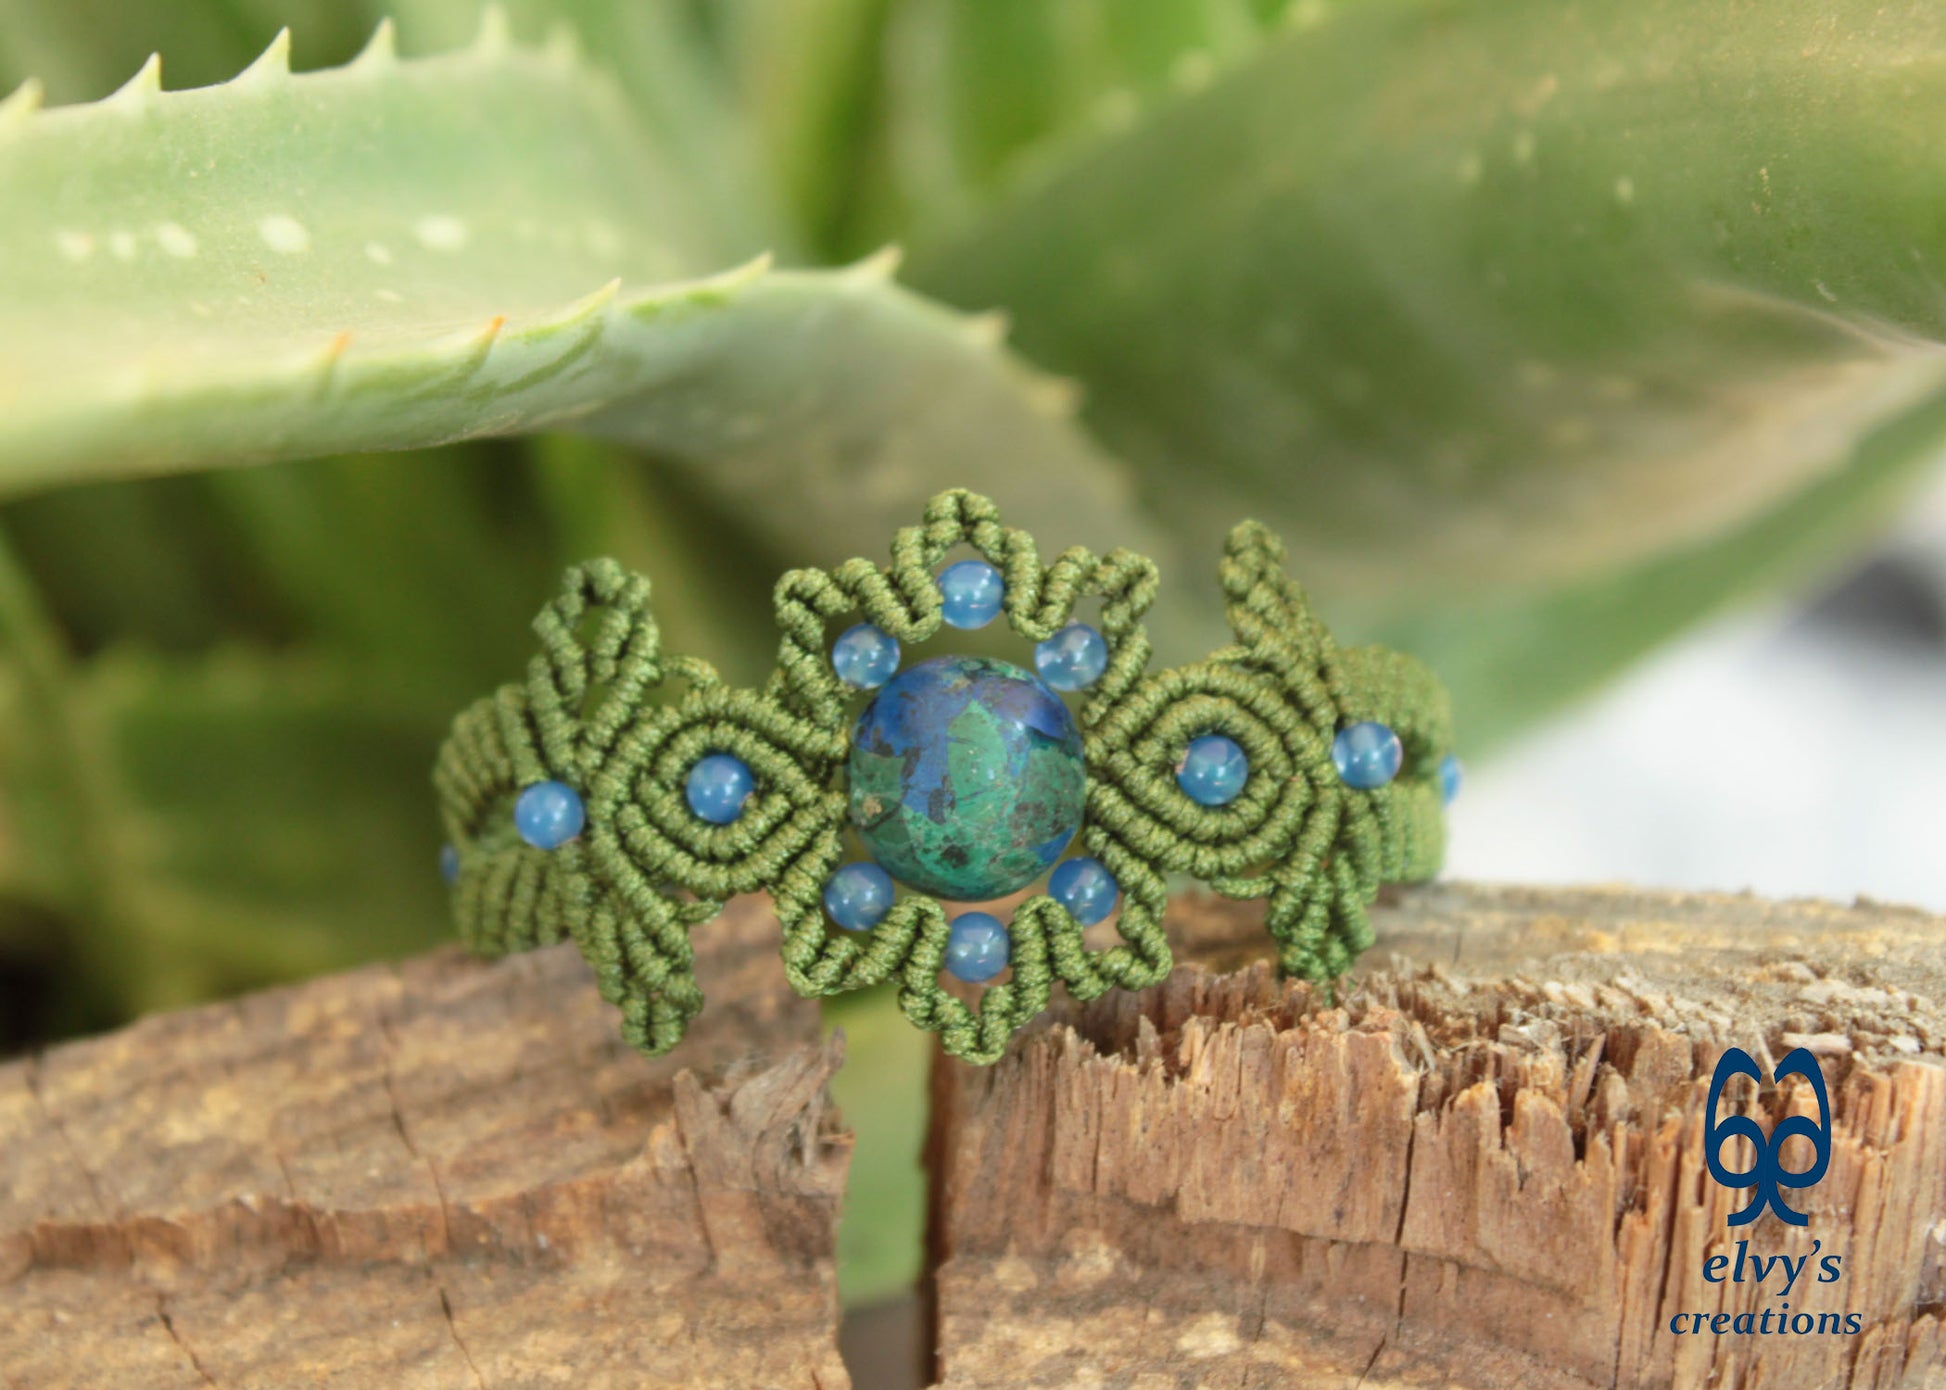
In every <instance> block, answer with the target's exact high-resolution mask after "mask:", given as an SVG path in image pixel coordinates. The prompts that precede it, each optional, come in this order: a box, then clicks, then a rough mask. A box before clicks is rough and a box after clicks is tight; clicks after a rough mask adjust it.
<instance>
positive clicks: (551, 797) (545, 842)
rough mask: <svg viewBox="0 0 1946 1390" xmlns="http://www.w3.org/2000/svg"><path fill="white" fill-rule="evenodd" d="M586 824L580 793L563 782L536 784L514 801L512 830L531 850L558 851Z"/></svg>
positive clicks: (585, 812)
mask: <svg viewBox="0 0 1946 1390" xmlns="http://www.w3.org/2000/svg"><path fill="white" fill-rule="evenodd" d="M587 823H588V812H587V810H586V808H584V807H583V806H582V804H581V793H580V792H578V791H576V790H575V789H574V788H573V787H570V786H569V785H568V784H567V783H566V782H536V783H534V785H533V786H531V787H529V788H527V789H526V790H525V791H523V792H522V793H521V794H520V796H519V797H518V799H516V800H515V802H514V829H515V830H516V831H518V832H519V833H520V838H521V839H523V840H525V841H526V842H527V843H528V844H530V845H532V846H533V847H534V848H535V849H559V848H560V847H561V846H562V845H565V844H566V843H567V842H568V841H569V840H572V839H573V838H574V837H575V836H577V835H579V834H580V833H581V827H582V826H584V825H586V824H587Z"/></svg>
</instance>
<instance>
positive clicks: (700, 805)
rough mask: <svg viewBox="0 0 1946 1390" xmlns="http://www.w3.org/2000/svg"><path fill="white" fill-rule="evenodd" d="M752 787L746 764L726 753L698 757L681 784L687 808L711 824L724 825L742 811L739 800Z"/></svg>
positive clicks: (754, 782)
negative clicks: (687, 804)
mask: <svg viewBox="0 0 1946 1390" xmlns="http://www.w3.org/2000/svg"><path fill="white" fill-rule="evenodd" d="M756 789H757V779H756V778H754V777H752V776H751V775H750V768H749V766H748V764H746V763H745V762H744V761H743V759H741V758H738V757H734V756H732V755H731V754H729V753H711V754H710V755H709V756H707V757H703V758H698V759H697V760H696V765H695V766H694V767H692V768H690V769H689V776H688V777H687V778H686V779H685V780H684V782H683V787H682V791H683V796H684V798H685V799H687V800H688V802H689V809H690V810H692V811H694V812H695V813H696V814H697V815H698V816H700V817H702V818H703V819H704V820H706V821H708V822H709V823H710V824H711V825H728V824H730V823H731V822H732V821H734V820H735V819H736V818H737V817H738V816H740V815H742V814H743V803H744V802H746V801H748V800H749V799H750V793H752V792H754V791H755V790H756Z"/></svg>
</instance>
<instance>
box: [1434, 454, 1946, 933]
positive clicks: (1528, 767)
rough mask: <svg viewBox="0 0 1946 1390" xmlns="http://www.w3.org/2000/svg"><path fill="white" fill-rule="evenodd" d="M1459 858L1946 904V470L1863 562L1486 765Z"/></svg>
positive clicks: (1483, 866) (1504, 867)
mask: <svg viewBox="0 0 1946 1390" xmlns="http://www.w3.org/2000/svg"><path fill="white" fill-rule="evenodd" d="M1451 824H1452V835H1453V840H1452V850H1451V853H1450V854H1449V856H1448V859H1447V869H1446V872H1447V873H1448V874H1449V875H1450V876H1452V877H1455V878H1471V879H1494V880H1511V881H1518V882H1525V883H1543V882H1544V883H1557V882H1558V883H1570V882H1581V883H1589V882H1627V883H1636V884H1643V885H1655V886H1662V887H1675V888H1715V889H1728V890H1739V889H1745V888H1750V889H1755V890H1756V891H1758V892H1760V893H1764V894H1766V895H1769V896H1773V897H1790V896H1802V895H1810V896H1816V897H1823V898H1832V899H1836V900H1839V901H1849V900H1851V899H1852V898H1854V897H1856V896H1859V895H1861V894H1862V895H1865V896H1868V897H1873V898H1878V899H1882V900H1885V901H1890V902H1900V903H1912V904H1917V905H1920V906H1924V907H1928V908H1931V909H1934V910H1936V911H1946V481H1943V482H1942V485H1941V486H1939V487H1937V488H1935V489H1934V491H1933V492H1932V493H1931V495H1930V496H1929V497H1927V498H1926V499H1925V500H1924V501H1923V502H1922V503H1921V505H1920V506H1919V507H1918V508H1917V509H1915V511H1914V512H1913V513H1912V514H1911V515H1910V516H1909V517H1908V518H1907V521H1906V523H1905V525H1904V526H1903V527H1902V528H1901V530H1900V531H1899V532H1898V533H1897V535H1895V536H1894V537H1893V538H1892V539H1891V540H1890V541H1889V543H1888V544H1887V546H1886V547H1885V548H1884V549H1883V550H1882V551H1881V552H1880V554H1879V555H1878V557H1877V558H1876V559H1874V560H1873V561H1872V562H1871V563H1869V564H1868V565H1866V566H1865V567H1864V568H1863V569H1861V570H1859V571H1857V572H1855V573H1854V574H1852V575H1851V576H1849V577H1848V578H1846V579H1844V580H1843V581H1841V582H1839V583H1838V584H1836V585H1835V586H1833V587H1831V588H1829V589H1828V590H1827V591H1825V592H1824V593H1823V594H1821V595H1818V596H1816V597H1815V598H1813V599H1812V600H1811V601H1810V602H1808V603H1807V604H1804V605H1801V606H1799V607H1796V608H1781V607H1776V608H1768V609H1762V610H1758V611H1754V612H1743V613H1740V614H1737V615H1735V616H1733V617H1729V618H1727V619H1724V620H1722V621H1719V622H1717V623H1715V624H1713V625H1711V626H1709V627H1708V628H1706V629H1704V630H1702V631H1699V632H1697V633H1695V634H1693V635H1692V636H1691V637H1690V638H1689V639H1687V640H1686V641H1683V642H1681V643H1680V644H1678V645H1675V646H1672V647H1670V648H1668V649H1667V650H1665V651H1663V652H1662V653H1660V654H1659V655H1658V656H1656V657H1654V658H1652V659H1651V660H1650V661H1648V662H1647V663H1645V664H1644V665H1643V666H1641V667H1640V668H1638V669H1637V670H1636V671H1635V672H1634V673H1633V674H1632V675H1631V676H1629V677H1628V678H1627V679H1625V680H1623V681H1622V682H1620V683H1618V684H1617V685H1615V686H1614V687H1612V688H1611V689H1609V690H1607V691H1605V692H1604V693H1603V694H1602V695H1601V696H1600V697H1598V698H1597V699H1596V700H1594V701H1592V702H1591V703H1589V704H1587V705H1585V706H1583V707H1581V708H1580V709H1578V710H1576V711H1574V712H1572V713H1571V714H1569V715H1567V716H1566V717H1564V718H1562V719H1559V720H1557V721H1555V722H1554V723H1553V724H1551V725H1550V726H1548V727H1547V728H1545V729H1542V730H1540V731H1539V732H1538V733H1536V734H1534V735H1531V736H1529V737H1528V738H1526V739H1523V740H1522V741H1521V742H1519V743H1518V744H1516V745H1514V746H1513V747H1510V748H1507V749H1504V750H1502V751H1501V752H1500V753H1499V754H1497V755H1496V756H1494V757H1492V758H1491V759H1489V760H1485V761H1478V760H1476V765H1470V766H1469V767H1468V781H1467V784H1466V788H1465V790H1464V791H1463V792H1462V793H1461V794H1460V800H1459V801H1458V802H1457V803H1456V804H1455V806H1454V808H1453V817H1452V822H1451Z"/></svg>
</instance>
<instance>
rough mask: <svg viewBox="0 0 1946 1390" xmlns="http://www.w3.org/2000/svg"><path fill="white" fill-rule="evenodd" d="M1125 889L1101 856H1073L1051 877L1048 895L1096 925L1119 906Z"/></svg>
mask: <svg viewBox="0 0 1946 1390" xmlns="http://www.w3.org/2000/svg"><path fill="white" fill-rule="evenodd" d="M1121 894H1122V890H1121V889H1120V887H1118V886H1117V885H1116V883H1115V876H1114V875H1113V874H1111V873H1109V872H1108V866H1107V865H1105V864H1103V863H1102V862H1101V861H1100V860H1099V859H1070V860H1067V861H1066V862H1065V863H1063V864H1061V866H1060V867H1059V868H1057V869H1055V870H1054V873H1053V874H1052V875H1051V876H1050V877H1049V878H1048V880H1047V895H1048V897H1050V898H1052V899H1054V901H1055V902H1057V903H1059V904H1060V905H1061V906H1062V907H1065V908H1066V909H1067V910H1068V915H1069V916H1071V917H1073V918H1074V920H1075V921H1077V922H1079V923H1080V924H1081V925H1082V926H1084V927H1092V926H1093V925H1094V924H1095V923H1097V922H1099V921H1101V920H1102V919H1103V918H1105V917H1107V916H1108V914H1109V913H1111V912H1113V911H1114V910H1115V900H1116V899H1117V898H1119V897H1120V896H1121Z"/></svg>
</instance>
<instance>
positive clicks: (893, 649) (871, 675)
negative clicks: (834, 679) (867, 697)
mask: <svg viewBox="0 0 1946 1390" xmlns="http://www.w3.org/2000/svg"><path fill="white" fill-rule="evenodd" d="M831 669H832V670H833V671H835V672H837V673H838V679H839V680H841V681H843V682H844V683H845V684H846V685H852V686H856V687H858V689H860V690H876V689H877V688H878V687H879V686H881V685H884V684H885V682H887V681H889V680H891V679H892V675H893V673H894V672H895V671H897V670H898V669H899V639H898V638H896V637H894V636H893V635H892V634H891V633H889V632H887V631H886V630H885V629H884V628H882V627H874V626H873V625H872V624H870V623H857V624H855V625H853V626H851V627H848V628H846V629H845V630H844V632H843V633H842V634H840V635H839V638H838V640H837V641H836V642H833V643H832V644H831Z"/></svg>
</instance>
